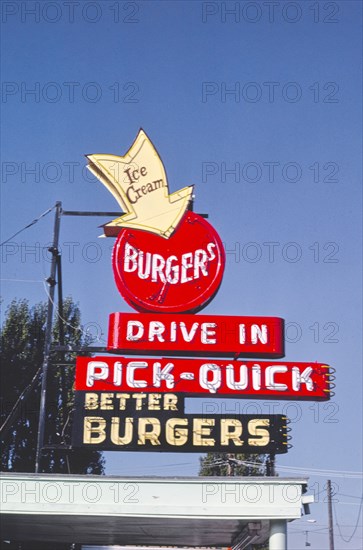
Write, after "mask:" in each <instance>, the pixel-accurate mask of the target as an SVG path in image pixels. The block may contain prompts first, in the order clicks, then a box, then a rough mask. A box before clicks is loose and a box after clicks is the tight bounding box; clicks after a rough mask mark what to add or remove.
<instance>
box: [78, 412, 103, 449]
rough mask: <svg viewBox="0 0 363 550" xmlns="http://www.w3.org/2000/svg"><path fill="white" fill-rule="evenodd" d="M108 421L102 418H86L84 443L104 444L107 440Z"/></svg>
mask: <svg viewBox="0 0 363 550" xmlns="http://www.w3.org/2000/svg"><path fill="white" fill-rule="evenodd" d="M105 430H106V420H105V419H104V418H102V417H100V416H85V417H84V424H83V443H87V444H91V445H92V444H93V445H95V444H97V443H103V442H104V440H105V439H106V431H105Z"/></svg>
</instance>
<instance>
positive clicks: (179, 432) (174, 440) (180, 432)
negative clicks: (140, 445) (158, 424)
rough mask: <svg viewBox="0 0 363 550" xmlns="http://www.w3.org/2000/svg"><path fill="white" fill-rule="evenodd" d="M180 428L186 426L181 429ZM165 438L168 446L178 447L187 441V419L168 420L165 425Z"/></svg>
mask: <svg viewBox="0 0 363 550" xmlns="http://www.w3.org/2000/svg"><path fill="white" fill-rule="evenodd" d="M180 426H186V428H181V427H180ZM165 438H166V442H167V443H169V445H175V446H176V447H180V446H181V445H185V443H187V441H188V419H187V418H169V420H167V421H166V424H165Z"/></svg>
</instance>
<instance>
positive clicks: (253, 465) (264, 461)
mask: <svg viewBox="0 0 363 550" xmlns="http://www.w3.org/2000/svg"><path fill="white" fill-rule="evenodd" d="M268 460H269V458H268V455H258V454H248V455H247V454H242V453H236V454H228V453H208V454H207V455H205V456H203V457H201V458H200V470H199V475H200V476H264V475H266V472H267V465H268ZM234 461H237V462H244V464H236V463H235V462H234ZM252 548H253V550H268V544H267V546H266V545H265V544H258V545H253V546H252Z"/></svg>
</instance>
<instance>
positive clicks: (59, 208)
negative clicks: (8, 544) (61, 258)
mask: <svg viewBox="0 0 363 550" xmlns="http://www.w3.org/2000/svg"><path fill="white" fill-rule="evenodd" d="M55 207H56V210H55V219H54V230H53V245H52V246H51V247H50V248H49V249H48V250H49V251H50V252H51V253H52V261H51V267H50V276H49V278H48V279H47V280H46V282H47V283H48V284H49V292H48V309H47V324H46V329H45V344H44V359H43V367H42V387H41V394H40V408H39V424H38V440H37V450H36V455H35V473H39V472H40V461H41V455H42V449H43V446H44V431H45V404H46V393H47V374H48V366H49V353H50V346H51V341H52V328H53V310H54V294H55V285H56V280H55V277H56V270H57V263H58V254H59V250H58V244H59V230H60V219H61V215H62V203H61V202H56V204H55Z"/></svg>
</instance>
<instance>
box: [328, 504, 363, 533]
mask: <svg viewBox="0 0 363 550" xmlns="http://www.w3.org/2000/svg"><path fill="white" fill-rule="evenodd" d="M362 505H363V497H362V498H361V501H360V506H359V510H358V516H357V521H356V523H355V526H354V529H353V532H352V534H351V535H350V536H349V537H348V538H345V537H344V536H343V534H342V531H341V527H340V525H339V523H338V516H337V511H336V509H335V506H334V504H333V507H334V514H335V523H336V526H337V527H338V531H339V536H340V537H341V538H342V539H343V540H344V542H346V543H349V542H350V541H351V540H352V538H353V537H354V535H355V533H356V531H357V529H358V527H359V518H360V514H361V512H362Z"/></svg>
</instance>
